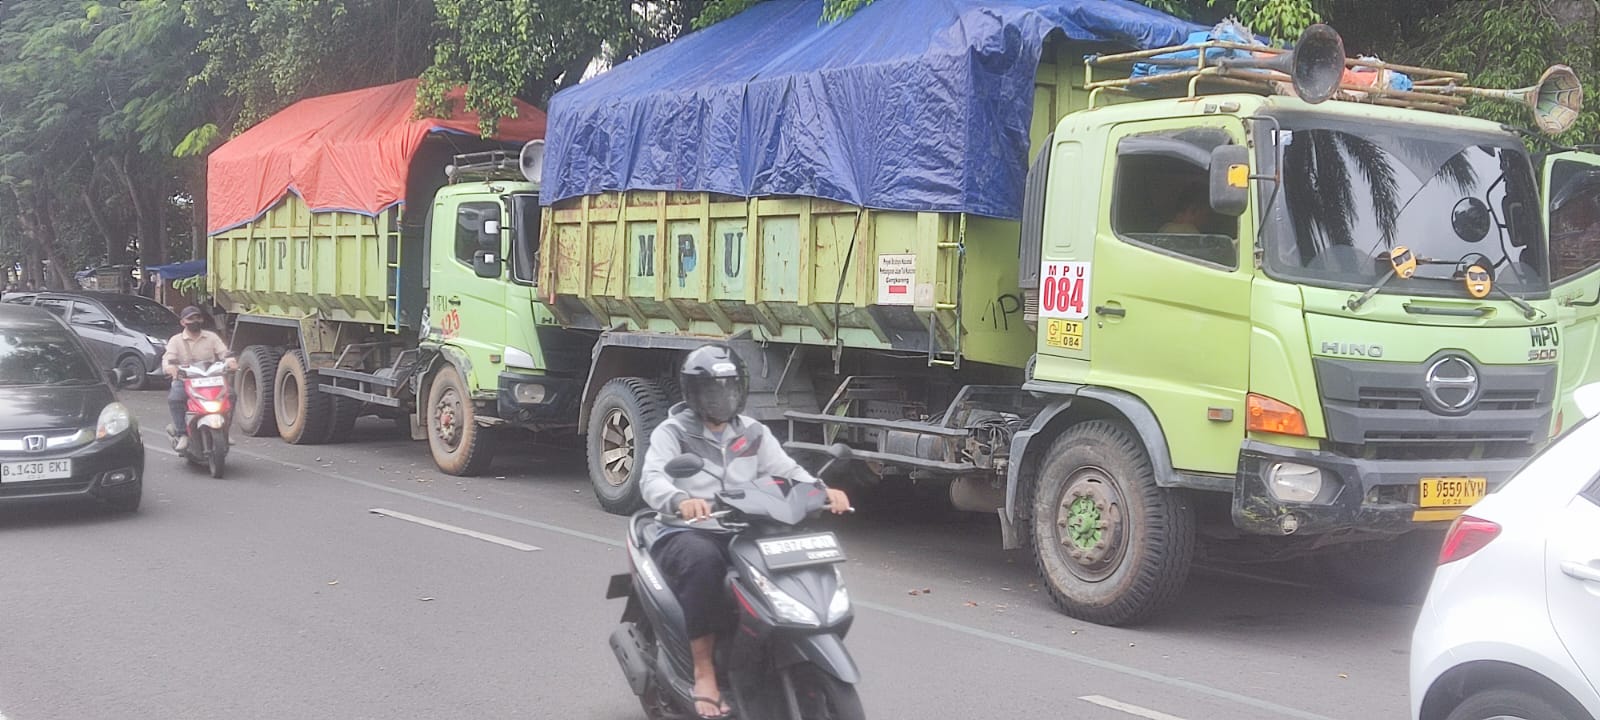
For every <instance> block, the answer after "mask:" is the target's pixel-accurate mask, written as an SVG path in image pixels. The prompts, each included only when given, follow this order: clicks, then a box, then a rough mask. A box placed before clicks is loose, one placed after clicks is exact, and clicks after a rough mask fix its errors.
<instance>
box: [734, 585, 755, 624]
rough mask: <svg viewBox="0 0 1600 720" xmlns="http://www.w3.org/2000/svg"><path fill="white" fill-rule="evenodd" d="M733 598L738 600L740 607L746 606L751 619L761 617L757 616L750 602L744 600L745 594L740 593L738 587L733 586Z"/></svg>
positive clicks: (745, 608)
mask: <svg viewBox="0 0 1600 720" xmlns="http://www.w3.org/2000/svg"><path fill="white" fill-rule="evenodd" d="M733 598H734V599H735V600H738V601H739V604H740V605H742V606H744V611H745V612H747V613H750V617H761V616H760V615H757V614H756V609H755V608H753V607H750V601H749V600H746V599H744V593H742V592H739V586H737V585H735V586H733Z"/></svg>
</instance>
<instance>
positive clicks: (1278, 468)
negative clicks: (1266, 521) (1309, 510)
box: [1267, 462, 1323, 503]
mask: <svg viewBox="0 0 1600 720" xmlns="http://www.w3.org/2000/svg"><path fill="white" fill-rule="evenodd" d="M1322 482H1323V481H1322V471H1321V470H1319V469H1317V468H1314V467H1311V466H1310V465H1301V464H1300V463H1291V462H1282V463H1276V464H1274V465H1273V466H1272V469H1271V470H1269V471H1267V491H1268V492H1271V493H1272V496H1273V497H1275V498H1277V499H1278V500H1279V501H1280V502H1301V503H1304V502H1311V501H1313V500H1316V499H1317V496H1318V495H1321V494H1322Z"/></svg>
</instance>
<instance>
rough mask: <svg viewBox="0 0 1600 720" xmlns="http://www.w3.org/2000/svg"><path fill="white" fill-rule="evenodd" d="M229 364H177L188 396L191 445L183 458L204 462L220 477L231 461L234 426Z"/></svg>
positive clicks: (186, 420) (185, 418) (186, 423)
mask: <svg viewBox="0 0 1600 720" xmlns="http://www.w3.org/2000/svg"><path fill="white" fill-rule="evenodd" d="M227 370H228V365H227V363H225V362H220V361H219V362H213V363H205V364H198V365H185V366H183V367H181V368H178V377H179V380H180V381H182V382H183V393H184V395H186V396H188V398H189V409H188V412H187V413H186V414H185V415H184V427H185V429H187V430H188V433H189V446H188V447H187V448H185V449H184V451H183V458H184V459H185V460H187V461H188V462H190V463H193V464H195V465H202V466H205V467H206V468H207V469H209V470H210V471H211V477H214V478H220V477H222V473H223V471H224V469H226V467H227V463H228V444H229V440H228V431H229V429H231V428H232V426H233V396H232V395H231V394H230V393H229V392H228V376H227Z"/></svg>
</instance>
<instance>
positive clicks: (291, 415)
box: [278, 372, 300, 425]
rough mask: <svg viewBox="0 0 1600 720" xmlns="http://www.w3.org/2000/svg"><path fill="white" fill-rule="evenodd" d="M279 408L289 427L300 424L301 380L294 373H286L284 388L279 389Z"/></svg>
mask: <svg viewBox="0 0 1600 720" xmlns="http://www.w3.org/2000/svg"><path fill="white" fill-rule="evenodd" d="M278 407H280V408H283V410H282V412H283V417H284V419H285V420H286V424H288V425H298V424H300V379H299V378H296V377H295V376H294V373H292V372H291V373H284V375H283V387H280V388H278Z"/></svg>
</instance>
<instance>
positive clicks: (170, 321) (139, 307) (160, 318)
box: [101, 298, 180, 337]
mask: <svg viewBox="0 0 1600 720" xmlns="http://www.w3.org/2000/svg"><path fill="white" fill-rule="evenodd" d="M101 303H102V304H104V305H105V306H106V309H107V310H110V311H111V314H112V315H115V316H116V318H117V319H118V320H121V321H122V324H124V325H127V326H128V327H131V328H133V329H135V330H141V331H144V332H148V333H153V334H156V335H161V336H163V337H166V336H169V335H175V334H177V332H178V330H179V329H180V328H179V327H178V316H177V315H175V314H173V312H172V311H171V310H168V309H167V307H166V306H165V305H162V304H160V303H154V302H140V301H138V300H132V299H125V298H117V299H103V300H101Z"/></svg>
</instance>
